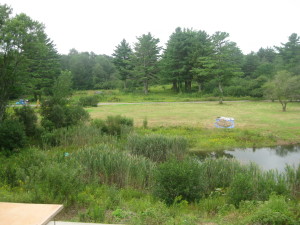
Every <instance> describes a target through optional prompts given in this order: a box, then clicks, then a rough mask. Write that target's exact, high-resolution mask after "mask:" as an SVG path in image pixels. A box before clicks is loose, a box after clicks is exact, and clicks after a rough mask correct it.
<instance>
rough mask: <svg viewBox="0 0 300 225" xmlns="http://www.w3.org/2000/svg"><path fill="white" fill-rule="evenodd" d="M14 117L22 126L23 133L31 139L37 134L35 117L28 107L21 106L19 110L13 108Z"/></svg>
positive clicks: (32, 110) (31, 109)
mask: <svg viewBox="0 0 300 225" xmlns="http://www.w3.org/2000/svg"><path fill="white" fill-rule="evenodd" d="M14 111H15V115H16V116H17V118H18V120H19V122H21V123H22V124H23V125H24V128H25V133H26V135H27V136H29V137H31V136H34V135H36V133H37V115H36V113H35V112H34V109H33V108H31V107H30V106H22V107H20V108H14Z"/></svg>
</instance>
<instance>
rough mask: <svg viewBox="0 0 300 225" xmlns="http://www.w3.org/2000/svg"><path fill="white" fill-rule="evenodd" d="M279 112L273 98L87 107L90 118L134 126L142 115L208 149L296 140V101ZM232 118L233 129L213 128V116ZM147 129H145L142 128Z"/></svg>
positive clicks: (299, 134)
mask: <svg viewBox="0 0 300 225" xmlns="http://www.w3.org/2000/svg"><path fill="white" fill-rule="evenodd" d="M287 110H288V111H287V112H282V111H281V106H280V104H278V103H276V102H226V103H224V104H223V105H219V104H217V103H216V102H206V103H164V104H137V105H126V104H120V105H104V106H99V107H96V108H87V111H88V112H89V113H90V115H91V117H92V118H93V119H95V118H100V119H104V118H106V117H107V116H108V115H122V116H126V117H131V118H133V119H134V121H135V126H136V127H142V126H143V121H144V120H145V118H147V120H148V127H149V128H150V129H151V132H152V131H154V132H157V133H165V134H168V133H170V134H174V135H182V136H186V137H187V138H189V139H190V142H191V144H192V147H193V148H194V149H198V150H205V149H206V150H209V149H219V148H222V146H223V148H230V147H237V146H239V147H247V146H253V144H254V143H255V145H256V146H263V145H265V146H266V145H275V144H288V143H299V142H300V120H299V115H300V114H299V113H300V104H299V103H289V105H288V109H287ZM218 116H226V117H234V118H235V129H232V130H223V129H216V128H214V122H215V119H216V117H218ZM142 132H147V131H142Z"/></svg>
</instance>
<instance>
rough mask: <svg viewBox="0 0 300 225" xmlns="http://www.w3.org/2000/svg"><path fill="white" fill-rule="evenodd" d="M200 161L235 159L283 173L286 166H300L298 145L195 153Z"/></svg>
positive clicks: (299, 148)
mask: <svg viewBox="0 0 300 225" xmlns="http://www.w3.org/2000/svg"><path fill="white" fill-rule="evenodd" d="M196 155H197V156H198V157H199V158H200V159H205V158H207V157H213V158H219V157H227V158H235V159H237V160H238V161H240V162H241V163H242V164H245V163H250V162H254V163H256V164H258V165H259V166H260V167H261V168H262V169H263V170H270V169H277V170H278V171H280V172H283V171H284V168H285V166H286V165H291V166H295V167H297V166H298V165H299V164H300V145H290V146H276V147H265V148H245V149H241V148H236V149H233V150H225V151H217V152H197V153H196Z"/></svg>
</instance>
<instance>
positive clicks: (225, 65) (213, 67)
mask: <svg viewBox="0 0 300 225" xmlns="http://www.w3.org/2000/svg"><path fill="white" fill-rule="evenodd" d="M228 37H229V34H228V33H225V32H219V31H218V32H216V33H215V34H214V35H213V36H212V43H213V53H212V54H211V55H210V56H208V57H202V58H200V61H201V62H200V63H201V64H202V67H203V70H204V72H205V73H209V74H210V76H212V77H213V79H214V80H215V81H216V83H217V85H218V89H219V103H220V104H222V103H223V95H224V90H223V86H224V85H225V84H226V83H227V82H228V81H229V80H230V79H231V78H232V77H233V76H236V75H240V74H242V73H241V69H240V67H241V59H242V53H241V51H240V49H239V48H238V47H237V46H236V43H234V42H231V41H229V40H228Z"/></svg>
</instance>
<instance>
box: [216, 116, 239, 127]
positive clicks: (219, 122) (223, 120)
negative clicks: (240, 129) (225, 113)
mask: <svg viewBox="0 0 300 225" xmlns="http://www.w3.org/2000/svg"><path fill="white" fill-rule="evenodd" d="M215 127H217V128H234V118H228V117H218V118H217V119H216V122H215Z"/></svg>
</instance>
